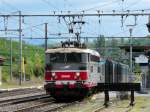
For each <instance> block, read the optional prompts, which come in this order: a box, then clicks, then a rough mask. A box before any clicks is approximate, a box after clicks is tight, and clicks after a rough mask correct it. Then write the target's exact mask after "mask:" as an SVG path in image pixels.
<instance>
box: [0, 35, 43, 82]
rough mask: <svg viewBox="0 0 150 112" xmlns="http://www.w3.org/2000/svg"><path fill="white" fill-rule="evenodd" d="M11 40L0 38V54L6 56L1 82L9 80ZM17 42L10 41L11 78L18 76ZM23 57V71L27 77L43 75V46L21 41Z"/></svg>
mask: <svg viewBox="0 0 150 112" xmlns="http://www.w3.org/2000/svg"><path fill="white" fill-rule="evenodd" d="M10 42H11V41H10V40H9V39H4V38H0V56H2V57H4V58H6V60H5V63H4V66H3V71H2V80H3V82H7V81H9V77H10V59H11V57H10V56H11V55H10V54H11V43H10ZM19 46H20V45H19V42H17V41H14V40H13V41H12V61H13V63H12V72H13V78H16V79H18V77H19V56H20V55H19V49H20V47H19ZM22 50H23V58H24V60H25V73H26V75H27V76H28V77H30V78H32V77H43V74H44V58H45V56H44V48H42V47H39V46H33V45H29V44H26V43H25V42H23V47H22Z"/></svg>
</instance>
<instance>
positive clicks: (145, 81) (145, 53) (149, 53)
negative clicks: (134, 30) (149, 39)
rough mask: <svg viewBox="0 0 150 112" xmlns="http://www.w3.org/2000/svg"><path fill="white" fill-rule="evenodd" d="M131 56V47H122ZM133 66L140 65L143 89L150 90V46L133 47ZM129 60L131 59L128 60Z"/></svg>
mask: <svg viewBox="0 0 150 112" xmlns="http://www.w3.org/2000/svg"><path fill="white" fill-rule="evenodd" d="M120 48H121V49H124V50H125V52H126V53H127V56H128V57H129V56H130V46H120ZM132 51H133V57H132V60H133V65H134V64H136V63H137V64H139V65H140V68H141V72H140V79H141V83H142V87H143V88H146V89H150V46H148V45H147V46H132ZM128 59H129V58H128Z"/></svg>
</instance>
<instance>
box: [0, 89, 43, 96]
mask: <svg viewBox="0 0 150 112" xmlns="http://www.w3.org/2000/svg"><path fill="white" fill-rule="evenodd" d="M37 92H43V90H42V89H38V88H27V89H17V90H10V91H4V92H0V98H3V97H8V96H16V95H21V94H29V93H37Z"/></svg>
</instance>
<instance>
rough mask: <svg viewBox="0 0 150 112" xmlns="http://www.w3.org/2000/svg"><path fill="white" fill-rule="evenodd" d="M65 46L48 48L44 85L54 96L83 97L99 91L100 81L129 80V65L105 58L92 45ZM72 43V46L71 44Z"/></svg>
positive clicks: (58, 97) (59, 97)
mask: <svg viewBox="0 0 150 112" xmlns="http://www.w3.org/2000/svg"><path fill="white" fill-rule="evenodd" d="M75 45H77V46H76V47H70V45H67V47H66V46H65V44H64V43H63V45H62V47H60V48H54V49H47V51H46V67H45V85H44V88H45V90H46V93H47V94H50V95H51V96H52V97H54V98H55V99H61V98H72V97H75V98H84V97H85V96H87V95H90V94H93V93H96V92H97V91H98V83H104V82H106V83H119V82H128V71H129V67H128V66H127V65H124V64H121V63H117V62H114V61H112V60H110V59H102V57H101V56H100V54H99V53H98V52H97V51H95V50H91V49H87V48H85V47H81V45H79V44H75ZM68 46H69V47H68Z"/></svg>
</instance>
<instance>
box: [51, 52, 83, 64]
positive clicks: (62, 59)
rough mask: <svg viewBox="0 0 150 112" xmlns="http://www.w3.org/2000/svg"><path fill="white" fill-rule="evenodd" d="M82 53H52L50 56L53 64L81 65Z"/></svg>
mask: <svg viewBox="0 0 150 112" xmlns="http://www.w3.org/2000/svg"><path fill="white" fill-rule="evenodd" d="M82 56H83V54H81V53H51V54H49V57H50V62H51V63H80V62H82Z"/></svg>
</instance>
